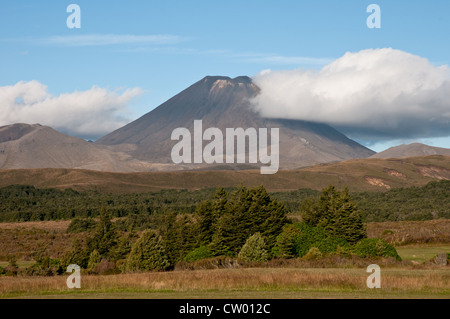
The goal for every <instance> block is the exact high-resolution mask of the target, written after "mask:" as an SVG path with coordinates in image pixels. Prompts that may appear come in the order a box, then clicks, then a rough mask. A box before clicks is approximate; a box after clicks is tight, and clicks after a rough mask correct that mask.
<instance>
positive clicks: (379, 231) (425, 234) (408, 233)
mask: <svg viewBox="0 0 450 319" xmlns="http://www.w3.org/2000/svg"><path fill="white" fill-rule="evenodd" d="M366 226H367V236H368V237H369V238H374V237H377V238H378V237H379V238H383V239H384V240H386V241H387V242H388V243H391V244H393V245H396V246H400V245H408V244H428V243H450V220H449V219H438V220H427V221H401V222H381V223H368V224H367V225H366ZM386 231H387V232H386ZM389 231H392V233H390V232H389ZM384 232H386V233H385V234H383V233H384Z"/></svg>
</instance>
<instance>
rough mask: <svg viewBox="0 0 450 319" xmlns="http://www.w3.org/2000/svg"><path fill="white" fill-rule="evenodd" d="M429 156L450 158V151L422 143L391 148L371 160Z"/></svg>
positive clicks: (373, 156)
mask: <svg viewBox="0 0 450 319" xmlns="http://www.w3.org/2000/svg"><path fill="white" fill-rule="evenodd" d="M427 155H445V156H450V149H448V148H441V147H434V146H429V145H425V144H421V143H412V144H403V145H399V146H395V147H391V148H389V149H387V150H385V151H383V152H380V153H377V154H375V155H372V156H371V158H386V159H387V158H404V157H414V156H427Z"/></svg>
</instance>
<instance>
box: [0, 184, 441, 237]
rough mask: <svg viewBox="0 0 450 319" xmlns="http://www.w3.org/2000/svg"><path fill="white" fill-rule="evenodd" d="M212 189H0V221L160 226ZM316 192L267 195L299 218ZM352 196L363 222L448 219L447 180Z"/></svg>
mask: <svg viewBox="0 0 450 319" xmlns="http://www.w3.org/2000/svg"><path fill="white" fill-rule="evenodd" d="M236 189H237V188H228V189H226V191H227V192H231V191H235V190H236ZM215 191H216V190H215V189H202V190H197V191H187V190H162V191H159V192H153V193H141V194H104V193H99V192H96V191H85V192H77V191H74V190H71V189H67V190H57V189H37V188H35V187H33V186H25V185H14V186H8V187H4V188H0V222H16V221H39V220H61V219H65V220H68V219H73V218H83V219H85V218H89V217H98V215H99V212H100V209H105V210H106V211H107V212H108V213H109V214H110V215H111V216H112V217H125V216H127V217H129V218H128V219H127V220H126V223H127V224H122V225H121V227H123V228H127V227H128V228H133V227H134V228H141V229H145V228H149V227H159V226H160V218H159V216H160V215H165V214H167V213H168V212H170V211H173V212H176V213H177V214H192V213H194V212H195V210H196V209H197V206H198V205H200V204H201V203H202V202H203V201H204V200H210V199H212V198H214V196H215ZM319 194H320V192H319V191H315V190H310V189H300V190H297V191H292V192H277V193H273V194H271V196H272V197H273V198H274V199H277V200H278V202H280V203H282V204H283V205H284V206H285V208H286V210H287V211H288V213H290V214H291V213H292V214H301V205H302V203H303V202H305V201H306V200H307V199H308V198H309V197H315V196H318V195H319ZM351 196H352V199H353V201H354V202H355V203H356V204H357V205H358V207H359V208H360V210H361V215H362V218H363V221H364V222H374V221H399V220H431V219H439V218H450V181H446V180H442V181H436V182H430V183H429V184H427V185H425V186H422V187H408V188H398V189H391V190H389V191H385V192H354V193H352V194H351Z"/></svg>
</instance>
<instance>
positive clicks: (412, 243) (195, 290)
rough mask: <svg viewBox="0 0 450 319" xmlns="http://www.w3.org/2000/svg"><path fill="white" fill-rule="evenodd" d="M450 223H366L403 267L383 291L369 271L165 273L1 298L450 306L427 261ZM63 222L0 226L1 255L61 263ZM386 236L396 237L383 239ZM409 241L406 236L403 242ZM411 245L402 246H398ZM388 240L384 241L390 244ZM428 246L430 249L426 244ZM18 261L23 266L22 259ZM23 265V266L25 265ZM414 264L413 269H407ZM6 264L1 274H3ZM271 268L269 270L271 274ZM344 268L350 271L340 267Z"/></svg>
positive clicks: (17, 288)
mask: <svg viewBox="0 0 450 319" xmlns="http://www.w3.org/2000/svg"><path fill="white" fill-rule="evenodd" d="M449 225H450V222H449V221H448V220H441V221H424V222H395V223H394V222H385V223H369V224H367V230H368V234H369V237H380V236H381V237H383V236H384V237H386V236H393V237H392V238H391V239H392V241H393V242H402V243H409V244H407V245H404V244H401V245H397V246H396V248H397V251H398V253H399V254H400V256H401V257H402V258H403V260H404V262H403V264H401V263H400V264H394V265H389V266H383V265H382V264H380V266H381V267H382V273H381V278H382V288H381V289H368V288H367V287H366V279H367V277H368V276H369V274H368V273H366V268H365V267H366V266H364V267H358V266H350V267H349V268H305V267H310V266H304V264H303V266H302V264H298V265H297V266H295V264H293V265H288V266H280V267H278V266H277V268H238V269H214V270H177V271H171V272H163V273H140V274H119V275H109V276H101V275H83V276H82V288H81V289H77V290H70V289H68V288H67V286H66V279H67V275H62V276H55V277H29V276H17V277H9V276H0V298H89V299H92V298H108V299H110V298H121V299H125V298H133V299H137V298H154V299H156V298H171V299H176V298H183V299H185V298H201V299H204V298H257V299H258V298H268V299H272V298H280V299H290V298H295V299H297V298H402V299H403V298H445V299H450V283H449V280H450V266H446V267H438V266H436V265H432V264H430V263H424V262H426V261H429V260H430V259H431V258H432V257H434V256H435V255H436V254H438V253H441V252H447V253H448V252H450V243H449V242H448V241H447V242H446V241H443V242H440V243H439V242H438V243H436V242H434V243H433V240H435V239H437V238H438V239H445V238H447V237H445V236H442V234H443V233H445V232H447V231H448V227H449ZM67 226H68V221H60V222H27V223H1V224H0V251H1V252H2V254H1V255H4V257H6V255H7V254H8V253H13V254H17V256H18V258H17V259H18V260H17V263H18V265H19V267H20V268H26V267H29V266H31V265H32V264H33V262H34V261H33V260H32V258H31V257H32V255H33V252H34V251H36V249H38V248H39V247H41V246H46V247H47V249H48V250H47V251H48V252H49V253H50V254H51V255H52V257H60V254H61V252H64V250H65V249H67V247H69V245H70V243H71V241H72V239H73V238H75V237H74V236H76V237H78V238H82V237H83V236H85V235H86V234H84V233H79V234H67V233H65V229H66V228H67ZM385 230H391V231H393V233H394V235H392V234H387V235H383V233H384V231H385ZM408 234H409V235H408ZM403 237H405V238H409V239H408V240H407V241H401V240H399V238H403ZM389 238H390V237H386V239H389ZM426 242H428V243H427V244H424V243H426ZM21 257H22V258H21ZM23 257H27V258H23ZM408 261H411V262H408ZM7 265H8V262H7V261H6V258H4V259H2V260H1V261H0V266H3V267H6V266H7ZM269 267H272V266H269ZM345 267H347V266H345Z"/></svg>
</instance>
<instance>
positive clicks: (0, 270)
mask: <svg viewBox="0 0 450 319" xmlns="http://www.w3.org/2000/svg"><path fill="white" fill-rule="evenodd" d="M2 275H6V269H5V268H3V267H2V266H0V276H2Z"/></svg>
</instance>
